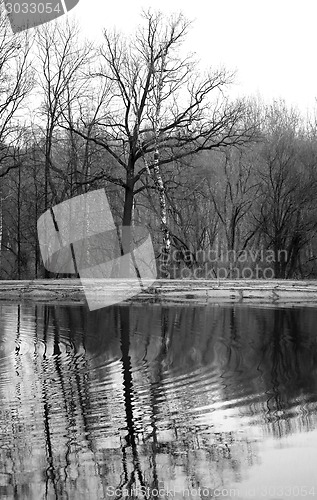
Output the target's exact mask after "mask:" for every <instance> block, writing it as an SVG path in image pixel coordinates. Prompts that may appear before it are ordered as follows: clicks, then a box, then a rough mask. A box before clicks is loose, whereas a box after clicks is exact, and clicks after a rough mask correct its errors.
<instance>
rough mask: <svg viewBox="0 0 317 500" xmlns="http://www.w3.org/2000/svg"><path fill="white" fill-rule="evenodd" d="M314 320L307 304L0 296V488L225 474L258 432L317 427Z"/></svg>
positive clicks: (70, 490)
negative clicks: (0, 299)
mask: <svg viewBox="0 0 317 500" xmlns="http://www.w3.org/2000/svg"><path fill="white" fill-rule="evenodd" d="M316 320H317V311H316V310H315V309H312V308H311V309H309V308H298V309H287V308H258V307H242V306H226V307H220V306H210V307H201V306H199V307H198V306H197V307H189V306H187V307H178V306H177V307H170V306H166V305H165V306H164V305H155V304H153V305H150V304H147V305H145V304H142V305H121V306H114V307H111V308H107V309H103V310H99V311H95V312H88V311H87V310H86V309H85V308H83V307H75V306H71V307H66V306H63V307H62V306H59V307H57V306H47V305H39V304H38V305H15V304H8V305H7V304H3V305H2V306H1V319H0V349H1V350H0V356H1V365H0V395H1V401H2V406H1V411H0V432H1V434H0V496H1V498H25V499H34V498H47V499H51V498H52V499H53V498H57V499H59V498H61V499H64V498H65V499H66V498H67V499H74V500H75V499H76V500H77V499H81V498H82V499H85V500H87V499H90V498H91V499H96V498H98V499H99V498H100V499H101V498H121V497H122V498H123V497H130V498H134V497H140V498H147V499H148V498H151V497H154V496H155V495H154V494H153V491H155V490H159V489H161V492H162V491H163V489H164V490H165V491H173V493H174V495H173V498H177V497H179V498H184V496H183V493H182V490H185V491H187V488H191V489H193V495H190V492H189V490H188V492H189V495H188V496H189V497H190V496H195V494H194V493H195V491H194V489H195V488H196V491H197V489H198V488H199V487H200V488H206V490H205V494H204V496H206V492H207V491H209V492H210V495H209V496H212V489H213V488H216V487H217V488H221V487H226V488H228V487H229V486H230V484H233V483H234V482H237V481H240V480H241V478H243V477H245V475H246V474H252V470H253V466H254V465H255V464H258V463H259V462H260V458H261V457H260V452H259V449H260V448H259V447H260V445H261V443H262V442H263V441H265V440H266V439H267V438H268V437H269V436H273V437H274V438H277V439H282V438H283V437H284V436H286V435H291V434H296V433H303V432H307V431H313V430H314V429H315V428H316V425H315V424H316V366H317V364H316V362H317V359H316V354H317V346H316V342H317V340H316V336H315V325H316ZM294 460H296V456H295V453H294ZM299 473H300V472H299ZM141 487H143V490H142V489H141ZM208 488H209V490H208ZM196 496H197V494H196ZM207 496H208V495H207Z"/></svg>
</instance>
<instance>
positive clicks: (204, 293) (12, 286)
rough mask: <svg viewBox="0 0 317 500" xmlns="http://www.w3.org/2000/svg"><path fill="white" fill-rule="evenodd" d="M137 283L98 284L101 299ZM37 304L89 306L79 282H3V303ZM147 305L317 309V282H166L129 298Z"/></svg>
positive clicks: (148, 285)
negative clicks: (260, 306) (312, 307)
mask: <svg viewBox="0 0 317 500" xmlns="http://www.w3.org/2000/svg"><path fill="white" fill-rule="evenodd" d="M136 284H137V282H136V281H135V280H122V281H119V280H116V281H113V282H111V284H109V282H106V283H105V282H100V281H99V282H96V283H94V289H93V291H92V292H91V293H97V294H98V296H100V295H102V294H103V293H108V294H109V291H110V293H112V291H114V292H116V291H121V290H130V289H132V288H133V287H134V288H135V286H136ZM7 300H9V301H15V302H16V301H18V302H24V301H36V302H44V303H51V304H61V303H65V304H85V303H86V298H85V293H84V289H83V286H82V284H81V281H80V280H79V279H59V280H54V279H52V280H23V281H13V280H12V281H11V280H10V281H9V280H5V281H4V280H3V281H0V301H7ZM127 302H134V303H144V302H149V303H153V302H158V303H166V302H168V303H193V304H195V303H199V304H208V303H220V302H221V303H225V302H229V303H232V302H238V303H261V304H272V305H277V304H278V305H284V304H285V305H292V304H294V305H311V306H317V281H316V280H314V281H289V280H217V279H215V280H164V279H159V280H156V281H155V282H154V283H152V282H149V283H147V282H145V286H144V289H143V290H142V291H141V292H140V293H138V294H137V295H134V296H133V297H131V298H129V299H127Z"/></svg>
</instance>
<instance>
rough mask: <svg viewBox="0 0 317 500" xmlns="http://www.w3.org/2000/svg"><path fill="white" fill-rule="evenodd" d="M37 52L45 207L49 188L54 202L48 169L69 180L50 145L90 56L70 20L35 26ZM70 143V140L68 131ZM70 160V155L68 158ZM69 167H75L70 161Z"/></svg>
mask: <svg viewBox="0 0 317 500" xmlns="http://www.w3.org/2000/svg"><path fill="white" fill-rule="evenodd" d="M36 46H37V56H38V62H39V66H40V67H39V75H40V78H39V85H40V92H41V94H42V95H43V106H42V109H41V116H40V118H41V120H43V117H45V121H46V125H45V132H44V136H45V145H44V147H45V153H44V155H45V209H47V208H48V206H49V188H50V190H51V193H52V195H53V199H54V201H55V202H56V201H57V198H58V194H57V189H56V186H55V184H54V181H53V175H52V172H54V173H55V174H57V175H58V176H59V177H60V178H62V179H63V181H64V182H65V183H66V185H67V184H69V182H70V179H69V175H70V176H72V174H73V172H69V171H68V169H63V168H60V166H59V165H57V164H56V162H54V158H53V146H54V140H56V135H55V133H56V129H57V126H58V121H59V119H60V117H61V116H62V114H63V113H67V115H68V120H69V121H72V107H74V108H75V102H76V100H77V99H78V96H79V95H80V94H81V93H82V92H84V86H85V84H86V83H87V82H86V79H85V78H84V71H85V67H86V65H87V64H88V61H89V58H90V56H91V46H90V45H89V44H87V43H82V44H80V43H79V38H78V27H77V26H76V25H75V24H74V23H73V24H70V23H69V22H67V21H66V22H65V23H62V24H61V23H53V24H52V23H50V24H45V25H43V26H41V27H40V28H38V29H37V33H36ZM69 139H70V141H69V142H70V145H71V146H72V147H73V152H74V142H73V137H72V134H71V133H70V137H69ZM72 160H74V157H73V158H72ZM70 167H71V168H73V169H74V168H75V169H76V167H74V164H73V161H71V162H70Z"/></svg>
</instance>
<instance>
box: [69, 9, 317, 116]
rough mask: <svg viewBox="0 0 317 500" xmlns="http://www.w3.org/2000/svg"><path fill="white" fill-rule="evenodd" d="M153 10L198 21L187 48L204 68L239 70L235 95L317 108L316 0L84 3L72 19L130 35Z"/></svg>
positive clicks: (91, 29) (89, 28) (89, 30)
mask: <svg viewBox="0 0 317 500" xmlns="http://www.w3.org/2000/svg"><path fill="white" fill-rule="evenodd" d="M150 6H151V7H153V8H154V9H156V8H157V9H160V10H161V11H162V12H164V13H165V12H166V13H171V12H178V11H180V10H181V11H182V12H183V13H184V14H185V16H186V17H187V18H189V19H191V20H193V21H194V23H193V27H192V29H191V32H190V34H189V37H188V42H189V44H188V48H189V50H191V51H195V52H196V53H197V55H198V56H199V58H200V59H201V61H202V63H203V65H205V66H209V65H211V66H218V65H224V66H225V67H227V68H228V69H231V70H235V69H236V70H237V77H236V83H237V86H236V88H235V93H236V94H238V93H240V94H243V95H260V96H262V97H263V98H264V99H265V100H269V99H272V98H284V99H285V100H286V101H287V102H288V103H289V104H292V105H296V106H298V107H299V108H300V110H301V111H302V112H304V113H305V112H306V110H307V109H308V110H311V109H312V108H313V107H314V106H315V97H317V62H316V59H317V51H316V48H317V1H316V0H302V1H301V2H299V1H293V0H275V1H274V0H265V1H262V0H239V1H238V0H217V1H215V0H209V1H205V0H195V1H186V0H151V1H149V0H119V1H113V0H110V1H109V2H107V1H105V0H80V3H79V5H77V7H75V8H74V9H73V11H72V12H73V13H72V14H71V17H74V16H76V17H77V18H78V19H79V22H80V24H81V26H82V30H83V33H85V34H86V35H87V36H88V37H90V38H95V37H98V35H100V34H101V32H102V29H103V28H105V27H107V28H112V27H113V26H116V27H117V28H118V29H122V30H123V31H126V32H129V31H130V32H132V31H133V29H134V27H135V26H136V25H137V24H138V23H139V21H140V12H141V9H142V7H145V8H146V7H150Z"/></svg>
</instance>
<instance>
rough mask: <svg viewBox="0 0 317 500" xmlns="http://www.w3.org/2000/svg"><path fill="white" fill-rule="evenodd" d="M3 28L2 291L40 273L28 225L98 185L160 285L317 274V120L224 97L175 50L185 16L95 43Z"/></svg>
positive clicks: (59, 26) (214, 71) (63, 29)
mask: <svg viewBox="0 0 317 500" xmlns="http://www.w3.org/2000/svg"><path fill="white" fill-rule="evenodd" d="M0 22H1V26H0V239H1V253H0V259H1V261H0V278H1V279H31V278H42V277H48V273H47V271H45V269H44V266H43V263H42V260H41V255H40V251H39V246H38V238H37V220H38V218H39V216H40V215H41V214H42V213H43V212H45V211H46V210H47V209H49V208H50V207H52V206H54V205H56V204H58V203H60V202H62V201H64V200H66V199H69V198H71V197H73V196H76V195H79V194H82V193H85V192H87V191H90V190H95V189H97V188H104V189H105V191H106V194H107V197H108V199H109V202H110V205H111V208H112V212H113V216H114V218H115V221H116V222H117V223H118V224H124V225H126V226H130V225H143V226H146V227H147V228H148V229H149V231H150V233H151V235H152V239H153V243H154V247H155V252H156V255H157V259H158V270H159V275H160V276H162V277H164V276H165V277H171V278H178V277H183V278H191V277H193V278H198V277H199V278H214V277H216V276H218V277H219V274H218V270H219V269H222V274H220V277H226V276H227V277H230V278H236V277H240V278H241V277H242V278H250V277H255V278H273V277H276V278H298V279H300V278H315V277H316V274H317V263H316V258H317V239H316V231H317V201H316V194H317V120H315V119H314V118H312V117H310V118H309V119H308V118H307V117H305V118H303V117H302V116H300V114H299V113H298V112H297V111H296V110H294V109H290V108H289V107H287V105H286V104H285V103H284V102H281V101H276V102H273V103H272V104H270V105H268V104H263V103H261V102H259V101H258V100H257V101H256V100H253V99H250V98H248V99H236V100H233V99H230V98H229V97H228V96H229V95H230V85H231V84H232V83H233V81H234V75H232V74H230V72H228V71H227V70H226V69H223V68H220V69H219V68H213V67H212V60H211V61H210V63H211V69H210V70H208V71H205V70H203V69H202V68H201V67H200V65H199V62H197V60H196V56H192V55H189V56H188V55H186V53H185V52H184V50H183V47H184V44H185V42H186V35H187V33H188V30H189V29H190V23H189V22H188V21H187V20H186V19H184V18H183V16H182V15H181V14H180V15H179V16H174V17H172V18H165V17H164V16H162V15H161V14H160V13H155V12H154V13H153V12H151V11H148V12H143V13H142V15H141V16H140V26H139V28H138V29H136V31H135V33H134V35H133V36H132V37H130V38H128V37H125V36H124V35H122V34H119V33H116V32H111V31H107V30H106V31H105V32H104V38H103V40H104V41H103V44H102V45H101V46H97V45H93V44H91V43H90V42H87V41H83V40H82V39H81V37H80V33H79V32H78V28H77V27H76V26H75V25H71V24H67V22H63V21H62V22H61V21H59V22H58V23H49V24H46V25H44V26H42V27H40V28H38V29H35V30H30V31H29V32H24V33H22V34H19V35H15V36H12V33H11V31H10V28H9V26H8V25H7V21H6V19H5V16H4V15H3V14H2V15H1V21H0ZM267 268H269V271H268V272H266V271H267ZM225 270H226V272H227V273H225ZM49 277H54V275H53V274H49Z"/></svg>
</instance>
